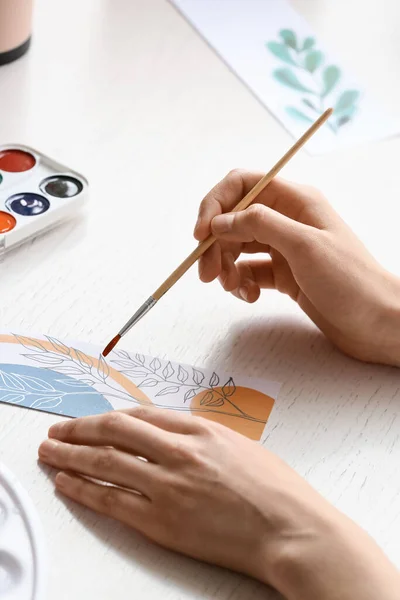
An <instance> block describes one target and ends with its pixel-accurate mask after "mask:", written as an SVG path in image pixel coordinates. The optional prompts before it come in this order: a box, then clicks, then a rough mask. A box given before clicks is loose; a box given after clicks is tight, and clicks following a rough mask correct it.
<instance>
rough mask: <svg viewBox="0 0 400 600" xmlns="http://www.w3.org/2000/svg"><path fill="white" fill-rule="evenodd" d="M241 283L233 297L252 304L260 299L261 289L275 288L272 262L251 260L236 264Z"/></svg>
mask: <svg viewBox="0 0 400 600" xmlns="http://www.w3.org/2000/svg"><path fill="white" fill-rule="evenodd" d="M236 268H237V272H238V279H239V283H238V286H237V288H236V289H235V290H234V291H233V295H234V296H236V297H237V298H239V299H241V300H245V301H246V302H249V303H250V304H252V303H253V302H256V301H257V300H258V298H259V297H260V291H261V289H265V288H269V289H273V288H274V287H275V278H274V272H273V267H272V261H271V260H270V259H268V260H251V261H240V262H238V263H237V264H236Z"/></svg>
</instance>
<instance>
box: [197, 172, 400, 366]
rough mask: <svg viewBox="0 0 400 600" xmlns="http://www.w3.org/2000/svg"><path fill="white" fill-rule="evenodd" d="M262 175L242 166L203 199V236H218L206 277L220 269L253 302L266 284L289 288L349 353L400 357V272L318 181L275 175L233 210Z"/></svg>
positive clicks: (202, 268)
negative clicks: (391, 269)
mask: <svg viewBox="0 0 400 600" xmlns="http://www.w3.org/2000/svg"><path fill="white" fill-rule="evenodd" d="M262 176H263V174H262V173H254V172H248V171H240V170H234V171H232V172H230V173H229V174H228V175H227V176H226V177H225V178H224V179H223V180H222V181H221V182H220V183H218V184H217V185H216V186H215V187H214V188H213V189H212V190H211V191H210V192H209V193H208V194H207V196H206V197H205V198H204V200H203V201H202V203H201V205H200V209H199V217H198V221H197V223H196V227H195V231H194V235H195V238H196V239H197V240H198V241H202V240H204V239H205V238H206V237H207V236H208V235H209V234H210V233H213V234H214V235H215V236H216V238H217V242H215V243H214V244H213V246H212V247H211V248H210V249H209V250H208V251H207V252H206V253H205V254H204V255H203V256H202V258H201V259H200V262H199V273H200V278H201V280H202V281H204V282H210V281H213V280H214V279H216V278H217V277H218V278H219V279H220V282H221V284H222V286H223V288H224V289H225V290H226V291H229V292H232V293H233V294H234V295H235V296H236V297H238V298H240V299H242V300H245V301H247V302H255V301H256V300H257V299H258V298H259V296H260V291H261V290H262V289H264V288H273V289H276V290H278V291H279V292H282V293H285V294H288V295H289V296H291V298H293V300H295V301H296V302H297V303H298V304H299V306H300V307H301V308H302V310H303V311H304V312H305V313H306V314H307V315H308V316H309V317H310V318H311V319H312V320H313V321H314V323H315V324H316V325H317V326H318V327H319V328H320V329H321V330H322V331H323V332H324V333H325V335H326V336H327V337H328V338H329V339H330V340H332V342H333V343H334V344H336V346H338V347H339V348H340V349H341V350H342V351H343V352H345V353H346V354H348V355H350V356H353V357H355V358H358V359H360V360H365V361H369V362H380V363H386V364H393V365H400V280H399V279H398V278H396V277H395V276H394V275H391V274H390V273H388V272H387V271H385V270H384V269H383V268H382V267H381V265H379V264H378V263H377V262H376V261H375V259H374V258H373V257H372V256H371V255H370V254H369V252H368V251H367V250H366V248H365V247H364V245H363V244H362V243H361V242H360V240H359V239H358V238H357V237H356V236H355V234H354V233H353V232H352V231H351V229H350V228H349V227H348V226H347V225H346V224H345V223H344V221H343V220H342V219H341V218H340V217H339V216H338V214H337V213H336V212H335V211H334V210H333V208H332V207H331V206H330V205H329V203H328V202H327V200H326V199H325V198H324V197H323V196H322V194H321V193H320V192H318V191H317V190H315V189H313V188H310V187H306V186H302V185H295V184H293V183H289V182H287V181H284V180H282V179H274V180H273V181H272V182H271V183H270V184H269V185H268V186H267V187H266V188H265V189H264V190H263V191H262V192H261V194H260V195H259V196H258V197H257V203H256V204H253V205H252V206H250V207H249V208H247V209H246V210H244V211H242V212H239V213H230V212H229V211H230V210H232V209H233V208H234V206H235V205H236V204H237V203H238V202H239V200H240V199H241V198H243V197H244V196H245V194H247V192H249V190H250V189H251V188H252V187H253V186H254V185H255V184H256V183H257V182H258V181H259V180H260V179H261V177H262ZM256 253H257V254H258V255H259V258H257V259H256V260H254V259H250V260H249V259H248V258H245V259H244V260H240V261H238V262H237V259H238V258H239V257H240V255H241V254H256ZM263 254H264V255H265V256H262V255H263Z"/></svg>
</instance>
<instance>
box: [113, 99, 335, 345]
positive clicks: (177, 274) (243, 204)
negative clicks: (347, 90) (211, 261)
mask: <svg viewBox="0 0 400 600" xmlns="http://www.w3.org/2000/svg"><path fill="white" fill-rule="evenodd" d="M332 112H333V110H332V109H331V108H328V110H326V111H325V112H324V113H323V114H322V115H321V116H320V117H319V118H318V119H317V120H316V121H315V123H313V124H312V125H311V127H310V128H309V129H308V130H307V131H306V132H305V133H304V134H303V135H302V136H301V138H299V139H298V140H297V142H296V143H295V144H293V146H292V147H291V148H290V149H289V150H288V151H287V152H286V154H285V155H284V156H282V158H281V159H280V160H278V162H277V163H276V165H274V166H273V167H272V169H271V170H270V171H269V172H268V173H267V174H266V175H264V177H263V178H262V179H260V181H259V182H258V183H257V184H256V185H255V186H254V187H253V189H251V190H250V192H249V193H248V194H246V196H245V197H244V198H242V200H240V202H239V203H238V204H237V205H236V206H235V208H233V209H232V211H231V212H239V211H240V210H244V209H246V208H247V207H248V206H250V204H251V203H252V202H253V200H255V198H257V196H258V194H259V193H260V192H261V191H262V190H263V189H264V188H265V187H266V186H267V185H268V184H269V183H270V182H271V181H272V179H273V178H274V177H275V176H276V175H277V174H278V173H279V171H280V170H281V169H282V168H283V167H284V166H285V165H286V164H287V163H288V162H289V160H290V159H291V158H292V157H293V156H294V155H295V154H296V152H297V151H298V150H300V148H301V147H302V146H303V145H304V144H305V143H306V142H307V141H308V140H309V139H310V137H311V136H313V135H314V133H315V132H316V131H317V130H318V129H319V128H320V127H321V125H323V124H324V123H325V121H327V119H328V118H329V117H330V116H331V114H332ZM215 240H216V238H215V237H214V236H213V235H210V236H209V237H208V238H207V239H205V240H204V241H203V242H201V243H200V244H199V245H198V246H197V248H196V249H195V250H193V252H192V253H191V254H189V256H188V257H187V258H186V259H185V260H184V261H183V263H182V264H180V265H179V267H178V268H177V269H175V271H174V272H173V273H171V275H170V276H169V277H168V279H166V280H165V281H164V283H162V284H161V285H160V287H159V288H158V289H157V290H156V291H155V292H154V294H152V295H151V296H150V297H149V298H148V299H147V300H146V302H145V303H144V304H142V306H141V307H140V308H139V309H138V310H137V311H136V312H135V314H134V315H133V316H132V317H131V318H130V319H129V321H128V322H127V323H126V324H125V325H124V326H123V328H122V329H121V331H120V332H119V333H118V334H117V335H116V336H115V337H114V338H113V339H112V340H111V342H110V343H109V344H108V345H107V346H106V347H105V348H104V350H103V356H107V355H108V354H109V353H110V352H111V350H113V348H115V346H116V345H117V344H118V342H119V340H120V339H121V338H122V337H123V336H124V335H125V334H126V333H128V331H129V330H130V329H132V327H133V326H134V325H136V323H137V322H138V321H139V320H140V319H141V318H142V317H144V315H145V314H146V313H148V312H149V310H150V309H152V308H153V306H154V305H155V304H156V303H157V302H158V300H160V298H161V297H162V296H164V294H165V293H166V292H167V291H168V290H169V289H170V288H171V287H172V286H173V285H174V284H175V283H176V282H177V281H178V280H179V279H180V278H181V277H182V275H184V273H186V271H187V270H188V269H189V268H190V267H191V266H192V265H193V264H194V263H195V262H196V261H197V260H198V259H199V258H200V256H201V255H202V254H204V252H205V251H206V250H208V248H210V246H212V245H213V243H214V242H215Z"/></svg>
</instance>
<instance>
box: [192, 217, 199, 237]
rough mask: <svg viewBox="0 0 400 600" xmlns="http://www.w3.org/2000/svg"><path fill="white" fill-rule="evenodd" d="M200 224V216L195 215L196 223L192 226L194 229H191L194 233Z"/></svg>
mask: <svg viewBox="0 0 400 600" xmlns="http://www.w3.org/2000/svg"><path fill="white" fill-rule="evenodd" d="M200 225H201V218H200V217H197V221H196V225H195V226H194V230H193V233H194V234H196V231H197V229H198V228H199V227H200Z"/></svg>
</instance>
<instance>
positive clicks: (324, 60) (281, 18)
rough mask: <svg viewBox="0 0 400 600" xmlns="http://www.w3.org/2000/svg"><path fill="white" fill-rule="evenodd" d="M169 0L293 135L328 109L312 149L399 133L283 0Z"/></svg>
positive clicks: (318, 150) (310, 144)
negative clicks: (326, 120) (331, 112)
mask: <svg viewBox="0 0 400 600" xmlns="http://www.w3.org/2000/svg"><path fill="white" fill-rule="evenodd" d="M172 2H173V4H174V5H175V6H176V7H177V8H178V9H179V10H180V11H181V12H182V14H183V15H184V16H185V17H186V18H187V19H188V21H189V22H190V23H191V24H192V25H193V27H194V28H195V29H196V30H197V31H198V32H199V33H200V34H201V35H202V36H203V37H204V38H205V39H206V40H207V42H208V43H209V44H210V45H211V46H212V47H213V48H214V50H216V52H217V53H218V54H219V55H220V56H221V57H222V58H223V59H224V61H225V62H226V64H227V65H228V66H229V67H230V68H231V69H232V70H233V71H234V72H235V73H236V74H237V75H238V76H239V77H240V78H241V80H242V81H243V82H244V83H245V84H246V85H247V86H248V87H249V88H250V90H251V91H252V92H253V93H254V94H255V95H256V96H257V97H258V98H259V99H260V101H261V102H262V103H263V104H264V105H265V106H266V107H267V108H268V109H269V110H270V111H271V112H272V113H273V114H274V115H275V117H276V118H278V119H279V121H280V122H281V123H282V124H283V125H284V127H285V128H286V129H287V130H288V131H289V132H290V133H291V134H293V136H294V137H299V136H300V135H301V134H302V133H303V132H304V130H305V129H306V128H307V127H308V126H309V125H310V124H311V123H312V122H313V121H315V119H316V118H317V117H318V116H319V115H321V114H322V113H323V112H324V111H325V110H326V109H327V108H329V107H332V108H333V109H334V114H333V116H332V117H331V118H330V120H329V122H328V125H327V126H325V127H323V128H322V129H321V130H320V131H319V132H318V133H317V134H316V135H315V136H314V137H313V138H312V139H311V140H310V141H309V142H308V143H307V148H306V150H307V151H308V152H310V153H311V154H322V153H324V152H328V151H330V150H334V149H337V148H340V147H343V146H348V145H351V144H360V143H364V142H366V141H370V140H376V139H382V138H385V137H389V136H392V135H395V134H397V133H398V132H399V130H400V123H396V122H395V121H394V120H393V119H391V118H390V117H388V116H387V115H386V114H384V111H382V110H379V109H378V107H377V106H376V105H375V104H374V102H373V100H372V101H371V99H370V94H369V92H368V91H367V90H365V89H363V87H362V86H361V85H360V84H359V83H358V82H357V81H356V80H354V79H353V77H352V76H351V75H350V74H349V72H348V69H346V66H345V65H344V64H341V63H340V62H339V61H338V60H337V59H336V58H335V57H334V56H333V55H332V53H331V52H329V51H328V50H327V48H326V47H325V46H324V44H323V42H322V41H321V40H319V39H318V38H317V37H316V35H315V34H314V32H313V31H312V30H311V28H310V27H309V25H308V24H307V22H306V21H305V19H303V18H302V17H301V16H300V15H299V14H298V13H297V12H296V11H295V10H294V9H293V8H292V7H291V5H290V4H289V2H287V0H172ZM338 43H340V41H339V42H338Z"/></svg>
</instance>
